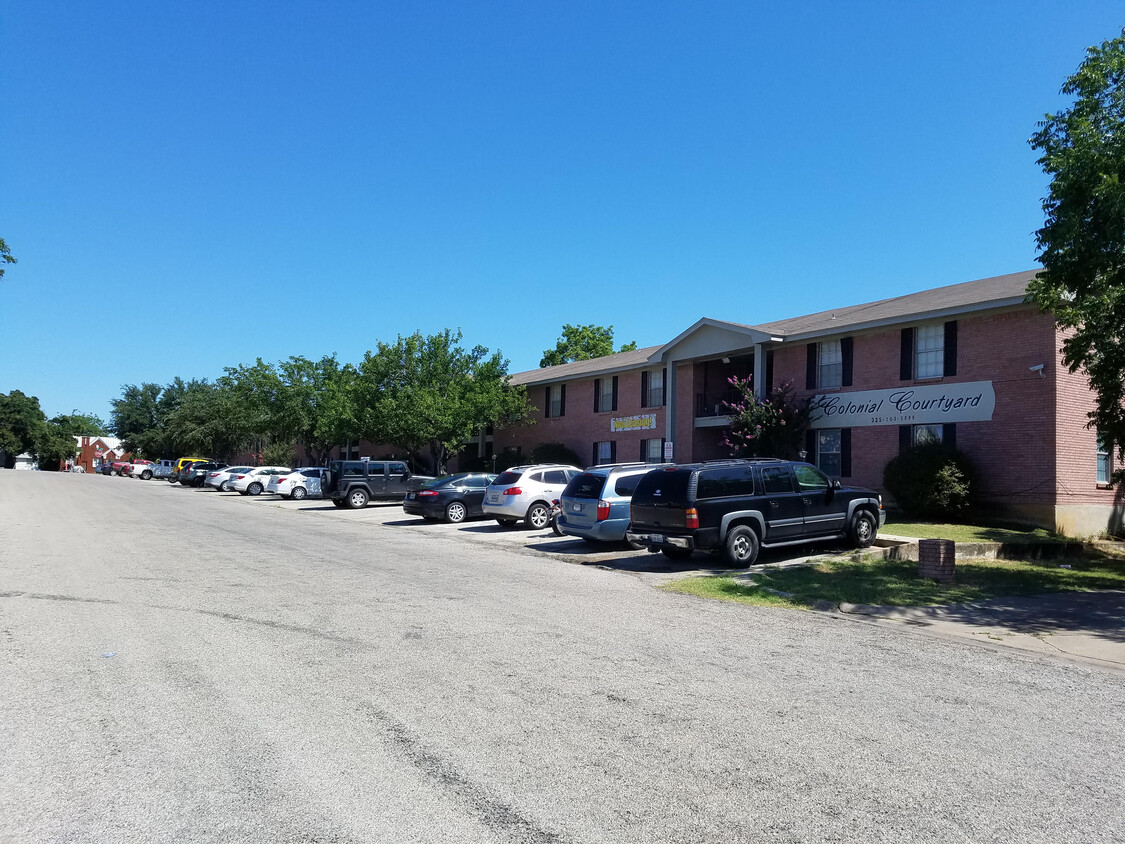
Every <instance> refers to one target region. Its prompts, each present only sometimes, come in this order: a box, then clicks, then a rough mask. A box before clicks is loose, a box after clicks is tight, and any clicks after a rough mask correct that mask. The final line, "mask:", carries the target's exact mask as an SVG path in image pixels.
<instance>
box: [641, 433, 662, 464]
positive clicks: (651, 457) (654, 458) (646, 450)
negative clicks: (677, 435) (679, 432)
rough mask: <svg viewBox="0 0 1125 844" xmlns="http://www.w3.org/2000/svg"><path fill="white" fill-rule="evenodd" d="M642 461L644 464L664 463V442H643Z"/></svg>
mask: <svg viewBox="0 0 1125 844" xmlns="http://www.w3.org/2000/svg"><path fill="white" fill-rule="evenodd" d="M641 461H642V462H644V463H663V462H664V440H663V439H653V440H641Z"/></svg>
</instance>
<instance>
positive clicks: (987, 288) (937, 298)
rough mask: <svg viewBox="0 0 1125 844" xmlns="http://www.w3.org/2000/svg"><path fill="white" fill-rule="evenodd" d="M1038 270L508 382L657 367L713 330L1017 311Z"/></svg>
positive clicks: (796, 338)
mask: <svg viewBox="0 0 1125 844" xmlns="http://www.w3.org/2000/svg"><path fill="white" fill-rule="evenodd" d="M1039 272H1040V271H1039V270H1024V271H1023V272H1018V273H1008V274H1007V275H1000V276H995V277H993V278H982V279H978V280H976V281H966V282H962V283H961V284H950V285H946V286H945V287H935V288H933V289H931V290H922V291H920V292H918V293H908V294H906V295H905V296H895V297H894V298H892V299H880V300H879V301H877V302H868V303H866V304H863V305H849V306H848V307H844V308H835V309H832V310H827V311H820V312H818V313H815V314H808V315H807V316H799V317H792V318H790V319H782V320H777V321H776V322H767V323H765V324H763V325H746V324H743V323H738V322H728V321H726V320H720V319H713V318H711V317H703V318H702V319H700V320H698V321H697V322H695V323H694V324H693V325H692V326H691V327H690V328H688V329H687V330H685V331H683V332H681V333H680V334H679V335H678V336H676V337H675V338H673V339H672V340H670V341H668V342H667V343H664V344H663V345H660V346H649V347H648V348H645V349H637V350H636V351H632V352H618V353H617V354H614V355H606V356H605V357H600V358H593V359H591V360H580V361H575V362H574V363H564V364H562V365H560V366H549V367H545V368H543V369H532V370H528V371H527V372H517V373H515V374H514V375H512V376H511V381H510V383H511V384H513V385H516V386H519V385H524V386H526V385H528V384H551V383H558V382H561V381H570V380H574V379H577V378H589V377H593V376H596V375H603V374H606V375H608V374H612V373H614V372H623V371H626V370H631V369H637V368H638V367H641V366H644V365H646V364H652V365H654V366H655V365H658V364H659V363H660V361H661V358H662V356H663V355H664V354H665V352H667V351H668V350H670V349H672V348H674V347H675V346H676V345H678V344H679V343H682V342H683V341H685V340H686V339H688V338H690V337H691V336H692V335H695V334H697V333H698V332H700V331H712V330H714V329H719V330H721V331H729V332H731V333H732V334H734V335H738V336H740V337H745V338H746V343H745V346H752V345H754V344H756V343H768V342H781V343H788V342H803V341H806V340H810V339H812V338H815V337H826V336H831V335H836V334H844V333H847V332H852V331H862V330H866V329H873V328H880V327H885V326H891V325H897V324H902V323H910V322H920V321H923V320H930V319H941V318H943V317H949V316H955V315H957V314H965V313H972V312H974V311H983V310H992V309H995V308H1010V307H1015V306H1018V305H1022V304H1024V302H1025V299H1026V297H1027V285H1028V282H1030V281H1031V280H1032V279H1033V278H1035V276H1036V275H1038V274H1039ZM732 349H733V347H732Z"/></svg>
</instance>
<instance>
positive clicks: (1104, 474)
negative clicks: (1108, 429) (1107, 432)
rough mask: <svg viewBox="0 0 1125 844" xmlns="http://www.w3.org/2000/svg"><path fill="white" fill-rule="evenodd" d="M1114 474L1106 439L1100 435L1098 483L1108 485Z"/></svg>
mask: <svg viewBox="0 0 1125 844" xmlns="http://www.w3.org/2000/svg"><path fill="white" fill-rule="evenodd" d="M1112 474H1113V472H1112V468H1111V465H1110V454H1109V447H1108V446H1107V445H1106V442H1105V437H1104V436H1102V435H1101V434H1098V483H1099V484H1108V483H1109V479H1110V476H1111V475H1112Z"/></svg>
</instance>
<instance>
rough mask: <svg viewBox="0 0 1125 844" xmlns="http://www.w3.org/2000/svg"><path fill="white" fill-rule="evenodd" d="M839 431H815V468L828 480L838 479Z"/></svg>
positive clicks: (840, 467) (839, 465) (830, 429)
mask: <svg viewBox="0 0 1125 844" xmlns="http://www.w3.org/2000/svg"><path fill="white" fill-rule="evenodd" d="M840 439H841V437H840V429H839V428H825V429H822V430H820V431H817V437H816V467H817V468H818V469H820V471H822V472H824V474H826V475H828V477H830V478H838V477H840V470H841V469H842V468H843V467H842V465H841V448H840Z"/></svg>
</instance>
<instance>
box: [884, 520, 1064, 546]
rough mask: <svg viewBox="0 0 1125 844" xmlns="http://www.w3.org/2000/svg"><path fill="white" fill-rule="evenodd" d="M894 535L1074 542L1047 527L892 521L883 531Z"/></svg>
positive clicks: (968, 539) (992, 540)
mask: <svg viewBox="0 0 1125 844" xmlns="http://www.w3.org/2000/svg"><path fill="white" fill-rule="evenodd" d="M879 532H880V533H889V534H890V535H891V536H911V537H915V538H916V539H952V540H953V541H954V542H1009V543H1011V542H1073V541H1074V540H1073V539H1068V538H1067V537H1065V536H1059V535H1058V534H1057V533H1051V532H1050V531H1048V530H1043V528H1018V527H1014V528H999V527H984V526H980V525H951V524H945V523H942V522H899V521H893V520H891V519H888V520H887V523H886V524H885V525H883V527H882V528H880V529H879Z"/></svg>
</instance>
